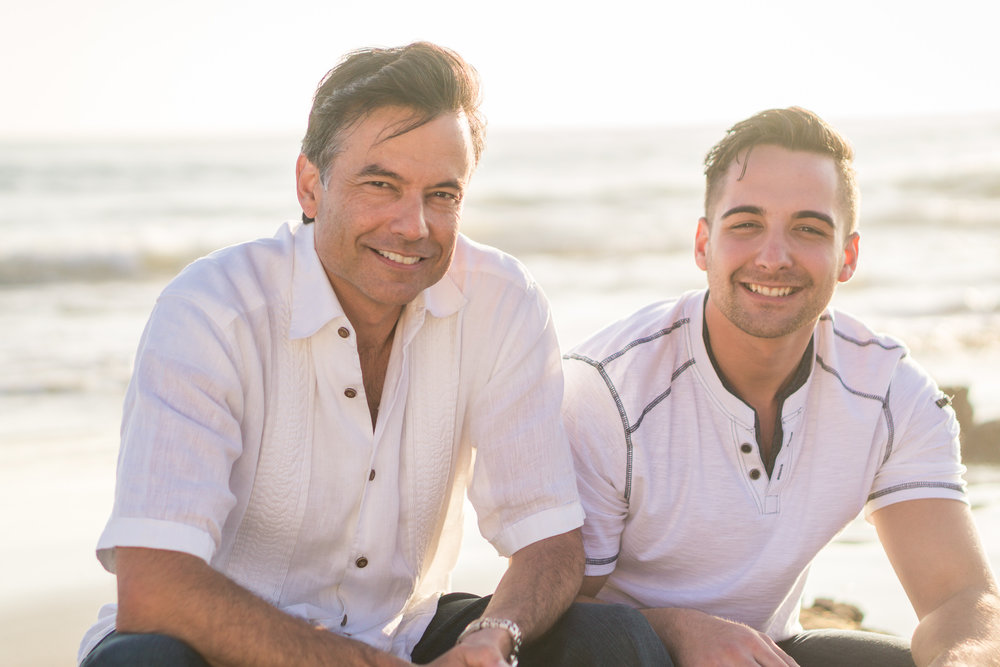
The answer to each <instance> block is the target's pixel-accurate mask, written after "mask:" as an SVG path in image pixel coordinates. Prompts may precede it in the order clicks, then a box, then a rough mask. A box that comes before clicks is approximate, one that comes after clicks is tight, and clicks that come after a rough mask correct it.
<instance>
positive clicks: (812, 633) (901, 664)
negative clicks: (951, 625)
mask: <svg viewBox="0 0 1000 667" xmlns="http://www.w3.org/2000/svg"><path fill="white" fill-rule="evenodd" d="M778 646H780V647H781V649H782V650H783V651H784V652H785V653H787V654H788V655H790V656H792V658H794V659H795V662H797V663H799V665H801V667H865V666H866V665H878V667H913V658H912V657H910V642H909V641H907V640H905V639H900V638H899V637H895V636H893V635H883V634H880V633H877V632H862V631H860V630H807V631H805V632H803V633H802V634H798V635H795V636H794V637H792V638H790V639H786V640H785V641H783V642H778Z"/></svg>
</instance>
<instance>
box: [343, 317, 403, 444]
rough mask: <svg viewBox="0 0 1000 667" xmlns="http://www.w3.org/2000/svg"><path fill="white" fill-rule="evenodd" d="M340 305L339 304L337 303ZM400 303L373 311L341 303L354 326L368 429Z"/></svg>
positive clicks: (378, 400)
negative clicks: (366, 403)
mask: <svg viewBox="0 0 1000 667" xmlns="http://www.w3.org/2000/svg"><path fill="white" fill-rule="evenodd" d="M341 305H342V306H343V304H341ZM402 313H403V307H402V306H399V307H397V308H392V309H382V310H380V311H379V312H373V313H358V312H351V311H350V310H349V309H348V308H347V307H344V314H345V315H346V316H347V319H348V320H349V321H350V322H351V324H352V325H353V326H354V331H355V333H356V335H357V341H358V343H357V344H358V358H359V360H360V363H361V378H362V380H363V381H364V385H365V396H366V397H367V399H368V412H369V414H370V415H371V420H372V429H373V430H374V428H375V425H376V423H377V422H378V411H379V406H380V404H381V401H382V388H383V387H384V386H385V376H386V372H387V371H388V368H389V357H390V356H391V354H392V341H393V338H394V337H395V334H396V325H397V324H398V323H399V320H400V318H401V317H402Z"/></svg>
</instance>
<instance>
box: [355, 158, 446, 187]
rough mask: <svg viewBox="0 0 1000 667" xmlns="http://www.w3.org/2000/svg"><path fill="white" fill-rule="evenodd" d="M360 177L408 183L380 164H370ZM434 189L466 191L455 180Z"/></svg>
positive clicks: (359, 174) (441, 183) (364, 168)
mask: <svg viewBox="0 0 1000 667" xmlns="http://www.w3.org/2000/svg"><path fill="white" fill-rule="evenodd" d="M358 176H360V177H362V178H364V177H367V176H376V177H378V178H385V179H389V180H393V181H399V182H406V179H405V178H403V177H402V176H400V175H399V174H397V173H396V172H394V171H392V170H391V169H386V168H385V167H383V166H381V165H378V164H368V165H365V166H364V167H363V168H362V169H361V171H359V172H358ZM431 187H432V188H451V189H453V190H459V191H461V190H464V189H465V186H464V185H463V184H462V182H461V181H458V180H455V179H449V180H447V181H441V182H440V183H435V184H434V185H432V186H431Z"/></svg>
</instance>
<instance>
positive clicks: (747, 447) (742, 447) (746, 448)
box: [740, 442, 753, 454]
mask: <svg viewBox="0 0 1000 667" xmlns="http://www.w3.org/2000/svg"><path fill="white" fill-rule="evenodd" d="M740 451H741V452H743V453H744V454H749V453H750V452H752V451H753V447H752V446H751V445H750V443H748V442H744V443H743V444H742V445H740Z"/></svg>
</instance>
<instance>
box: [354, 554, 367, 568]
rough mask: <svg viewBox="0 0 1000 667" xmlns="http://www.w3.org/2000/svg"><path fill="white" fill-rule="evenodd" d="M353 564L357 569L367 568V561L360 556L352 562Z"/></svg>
mask: <svg viewBox="0 0 1000 667" xmlns="http://www.w3.org/2000/svg"><path fill="white" fill-rule="evenodd" d="M354 564H355V565H357V566H358V567H367V566H368V559H367V558H365V557H364V556H361V557H360V558H358V559H357V560H356V561H354Z"/></svg>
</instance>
